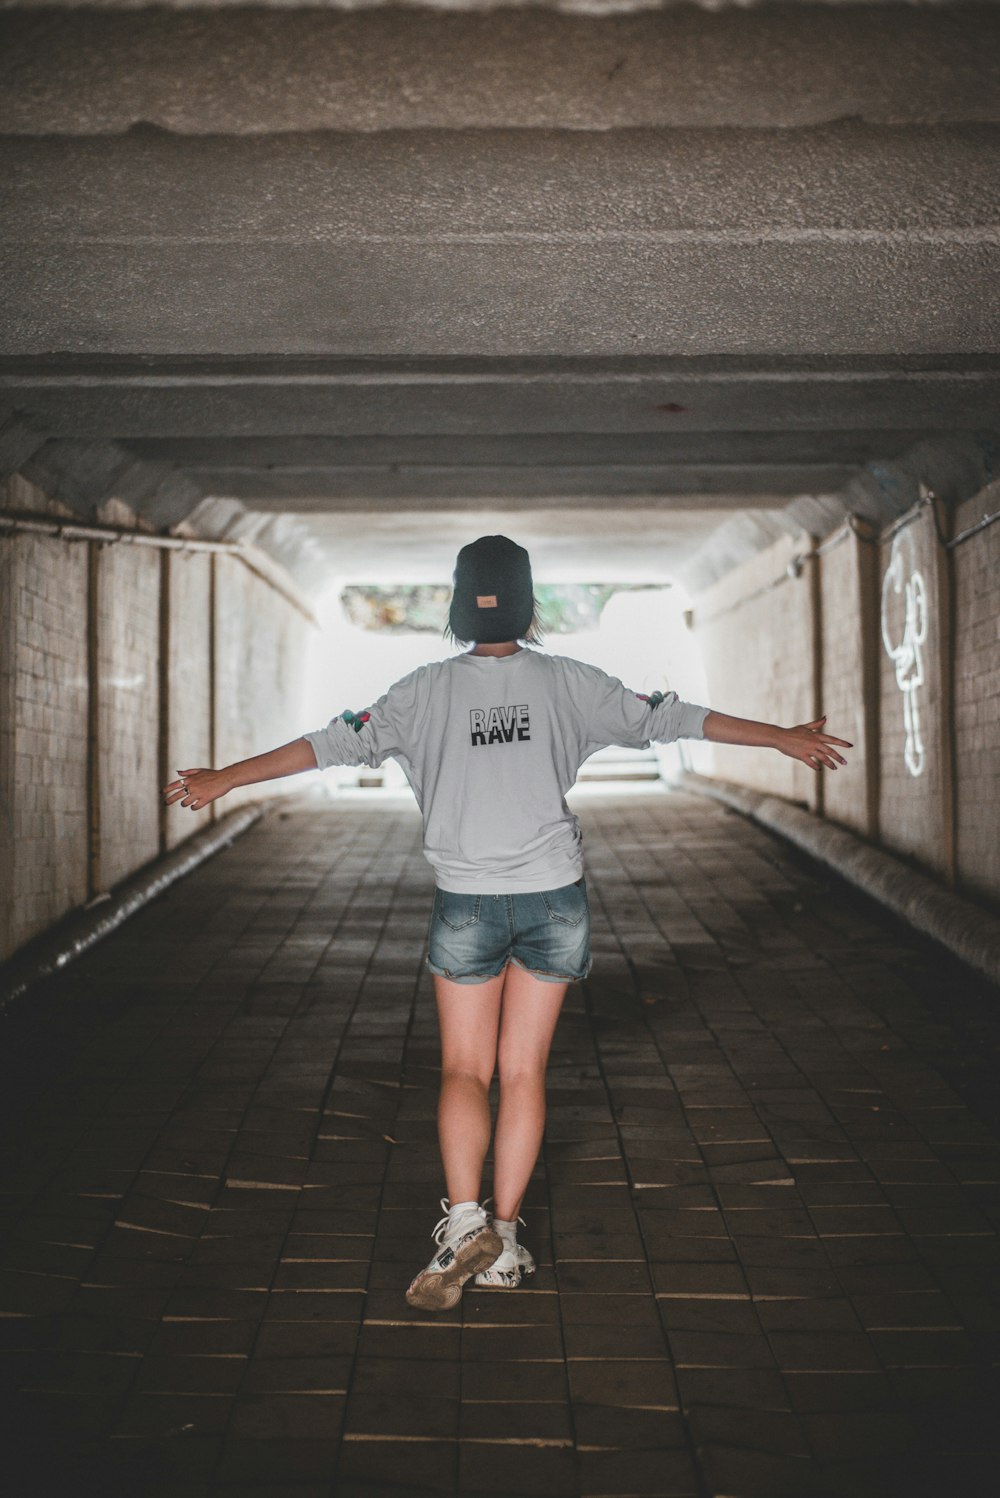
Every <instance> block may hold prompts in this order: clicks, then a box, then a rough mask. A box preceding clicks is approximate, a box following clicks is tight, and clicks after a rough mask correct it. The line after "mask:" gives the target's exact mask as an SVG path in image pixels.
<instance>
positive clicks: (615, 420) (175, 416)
mask: <svg viewBox="0 0 1000 1498" xmlns="http://www.w3.org/2000/svg"><path fill="white" fill-rule="evenodd" d="M0 396H2V397H4V398H6V400H7V401H8V402H9V403H10V404H13V405H18V406H21V407H23V408H24V409H25V410H29V411H31V412H33V413H34V414H36V415H37V416H38V418H39V419H41V420H44V421H46V422H48V423H50V424H51V425H53V426H58V429H59V431H60V432H61V433H62V434H63V435H64V436H67V437H77V438H81V439H86V438H88V437H98V436H100V437H106V438H109V439H114V438H119V439H121V440H123V441H125V442H128V443H129V445H131V443H132V442H133V441H143V440H162V441H164V442H168V443H169V442H173V441H175V440H176V439H183V441H182V442H181V443H180V445H179V448H178V451H179V452H184V451H185V448H184V441H187V440H196V439H207V440H214V439H216V438H227V439H229V440H236V441H239V442H249V443H251V444H252V443H254V442H255V441H256V440H257V439H258V438H261V437H266V438H270V439H281V440H282V442H284V441H285V440H286V439H290V438H299V437H304V436H308V437H309V439H310V440H312V439H316V438H337V439H348V438H361V439H364V440H365V442H367V441H368V440H370V439H371V438H372V437H379V438H381V437H385V438H386V439H387V440H389V439H393V440H394V439H398V438H400V437H406V438H420V437H423V436H433V437H435V438H440V439H452V438H457V437H462V438H471V437H478V436H482V435H484V434H488V435H492V436H495V437H497V438H505V437H506V438H508V439H513V440H521V439H523V438H527V439H529V440H531V439H533V438H534V437H535V436H539V435H540V436H545V435H555V436H563V437H566V438H567V440H575V438H576V436H577V434H579V435H580V436H581V437H582V438H583V439H584V440H586V434H588V433H599V434H604V435H608V434H624V435H625V436H627V437H628V438H629V440H632V439H634V438H635V437H636V435H643V434H645V435H648V436H650V437H655V438H657V439H659V438H663V439H667V440H674V439H676V438H677V437H679V436H681V435H682V434H685V433H691V434H695V433H703V434H706V435H707V437H708V438H710V441H707V442H706V448H705V456H706V457H708V456H709V455H710V454H711V452H713V451H716V446H715V444H716V443H717V442H718V441H720V440H729V439H728V438H727V437H726V434H729V433H739V434H741V437H742V438H743V439H746V438H747V436H748V434H753V433H757V432H760V433H768V434H785V435H787V436H788V438H789V440H790V441H792V442H794V441H796V440H797V437H798V434H799V433H802V432H806V433H816V432H824V433H826V434H827V435H829V434H833V433H838V434H843V435H845V437H846V439H847V440H848V441H849V440H850V434H852V433H854V432H861V433H869V434H870V440H871V441H872V442H877V441H878V440H879V433H880V432H881V433H884V434H885V438H884V442H883V443H882V444H881V449H880V451H881V454H882V455H883V456H884V455H886V454H891V453H893V452H895V451H898V450H899V448H900V446H901V445H907V444H905V443H904V444H900V442H899V437H900V435H901V434H902V435H905V434H906V433H907V432H912V433H936V432H941V433H944V432H947V431H949V430H956V429H957V430H961V431H963V432H964V431H968V430H970V429H975V428H976V427H989V426H992V425H995V422H996V412H997V409H998V408H1000V357H998V356H997V355H995V354H993V355H991V354H967V355H954V354H942V353H937V354H933V355H925V356H921V355H905V354H897V355H884V354H883V355H873V354H868V355H865V354H855V355H854V356H830V355H815V356H811V357H808V358H803V357H801V356H793V355H780V356H775V355H772V356H763V355H761V356H756V355H732V354H727V355H711V356H709V355H705V356H700V357H699V356H688V357H673V358H664V357H649V356H646V357H643V356H624V355H619V356H617V357H613V358H608V357H593V356H592V357H584V358H580V357H551V356H550V357H536V358H520V357H507V358H500V357H493V358H490V357H481V358H428V357H426V356H422V357H409V358H394V359H366V358H336V357H332V358H331V357H320V356H314V357H310V358H302V357H287V358H263V357H259V356H258V357H228V358H221V357H218V356H216V357H205V358H201V359H194V358H183V357H181V358H179V357H177V356H176V355H174V356H171V355H163V356H157V357H155V358H154V357H150V356H146V357H138V356H135V355H127V354H126V355H104V356H89V355H67V354H59V355H47V356H42V357H18V358H14V359H12V358H4V359H0ZM567 434H571V436H567ZM249 450H250V451H253V450H254V449H253V447H252V446H251V448H250V449H249ZM165 452H166V449H159V450H158V451H157V452H156V453H155V456H156V457H157V458H158V459H162V458H163V457H164V454H165ZM150 455H153V453H152V449H150ZM876 455H877V454H875V453H871V454H867V455H866V456H876Z"/></svg>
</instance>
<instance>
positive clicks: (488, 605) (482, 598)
mask: <svg viewBox="0 0 1000 1498" xmlns="http://www.w3.org/2000/svg"><path fill="white" fill-rule="evenodd" d="M476 605H477V607H478V608H481V609H495V608H496V606H497V596H496V594H495V593H481V594H479V595H478V596H477V597H476Z"/></svg>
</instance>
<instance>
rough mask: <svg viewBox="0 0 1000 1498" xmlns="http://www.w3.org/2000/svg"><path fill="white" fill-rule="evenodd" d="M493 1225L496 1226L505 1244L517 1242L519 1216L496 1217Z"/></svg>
mask: <svg viewBox="0 0 1000 1498" xmlns="http://www.w3.org/2000/svg"><path fill="white" fill-rule="evenodd" d="M493 1226H494V1227H495V1228H496V1230H497V1232H498V1233H499V1234H500V1237H501V1238H502V1239H503V1241H504V1244H505V1245H508V1246H509V1245H511V1244H514V1243H516V1242H517V1218H516V1217H515V1218H513V1219H509V1218H505V1217H494V1219H493Z"/></svg>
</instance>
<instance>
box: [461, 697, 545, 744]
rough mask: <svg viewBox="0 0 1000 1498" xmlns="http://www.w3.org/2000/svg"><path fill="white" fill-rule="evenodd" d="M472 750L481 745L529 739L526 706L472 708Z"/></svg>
mask: <svg viewBox="0 0 1000 1498" xmlns="http://www.w3.org/2000/svg"><path fill="white" fill-rule="evenodd" d="M469 726H470V731H471V736H472V746H473V748H478V747H479V746H480V745H482V744H513V743H517V742H518V741H522V742H523V740H525V739H530V738H531V722H530V720H529V717H528V704H527V703H526V702H522V703H519V704H518V705H517V706H516V707H474V708H471V709H470V710H469Z"/></svg>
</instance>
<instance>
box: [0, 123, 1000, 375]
mask: <svg viewBox="0 0 1000 1498" xmlns="http://www.w3.org/2000/svg"><path fill="white" fill-rule="evenodd" d="M998 141H1000V129H998V128H997V127H993V126H986V125H969V126H941V127H936V128H927V129H917V128H914V129H907V128H903V129H898V130H897V129H883V128H875V127H870V126H866V125H863V124H860V123H858V122H856V121H848V122H842V123H840V124H838V125H831V126H823V127H817V128H815V129H803V130H796V131H781V130H772V131H760V130H732V131H695V130H692V131H609V132H605V133H604V134H588V133H581V132H572V131H559V132H553V131H529V130H522V131H486V132H483V131H478V132H477V131H467V132H441V131H422V132H421V131H401V132H387V133H383V134H378V135H370V136H365V135H354V136H349V135H338V134H332V133H331V134H314V135H287V136H269V137H266V138H264V139H259V138H258V139H256V140H253V141H250V140H246V139H242V140H229V139H220V138H218V137H204V138H202V137H199V138H193V137H178V136H169V135H166V134H165V133H163V132H160V131H155V130H151V129H145V128H144V129H141V130H137V131H133V132H131V133H129V134H128V135H125V136H119V137H113V138H108V137H102V138H96V139H90V140H86V141H81V140H73V141H69V142H67V141H62V140H48V141H46V140H29V139H21V140H13V139H12V138H11V137H7V138H6V140H5V143H4V145H3V149H2V151H0V171H2V172H3V177H4V180H5V181H6V183H7V188H6V191H5V193H4V197H3V202H2V207H3V209H4V216H5V220H6V230H5V234H6V240H5V249H4V254H3V273H4V276H5V279H6V281H7V283H8V286H9V287H10V291H9V294H8V300H9V304H10V308H11V313H10V317H9V330H8V336H7V349H8V351H9V352H10V353H11V354H17V355H30V354H40V353H44V352H46V351H48V350H51V349H53V348H61V349H65V350H68V351H71V352H81V353H85V352H100V351H107V352H115V351H119V350H123V349H143V350H145V351H147V352H148V353H149V354H176V353H178V352H186V353H189V354H200V355H218V354H220V353H223V354H237V355H239V354H242V355H247V354H253V353H256V352H258V351H260V350H261V349H262V348H264V349H268V350H269V351H271V352H273V353H275V354H288V355H293V354H302V353H326V354H337V355H348V356H349V355H362V354H363V355H368V356H371V355H381V356H387V357H393V356H395V357H414V356H424V357H426V356H428V355H468V354H483V355H490V356H504V355H507V356H523V355H525V354H535V355H550V356H551V355H563V356H565V355H581V356H593V355H605V356H618V357H622V356H628V357H635V356H636V355H642V354H646V355H652V354H659V355H662V354H664V353H667V354H670V355H689V356H694V355H702V356H704V355H711V354H727V353H728V354H751V353H752V354H753V355H754V356H755V357H768V356H771V357H781V356H786V357H787V356H790V355H791V356H795V355H797V356H800V357H801V356H808V357H824V356H829V355H831V354H834V355H836V354H840V355H850V356H856V355H858V354H869V355H877V354H880V353H884V352H885V351H886V350H887V349H889V350H891V351H892V352H893V353H894V354H896V355H903V354H933V355H937V354H940V353H942V352H968V353H977V354H981V353H983V352H990V351H996V350H998V349H1000V303H998V302H997V299H996V298H995V296H994V295H993V291H994V288H995V285H996V281H997V278H998V274H1000V238H998V233H997V228H996V225H997V222H998V221H1000V176H998V175H997V173H996V172H995V169H994V168H995V162H996V151H997V144H998ZM151 183H155V185H156V191H155V192H151V191H150V184H151ZM428 184H433V191H429V190H428ZM109 226H110V227H109Z"/></svg>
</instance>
